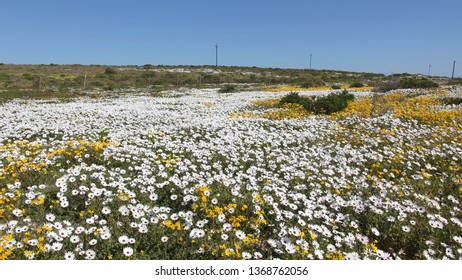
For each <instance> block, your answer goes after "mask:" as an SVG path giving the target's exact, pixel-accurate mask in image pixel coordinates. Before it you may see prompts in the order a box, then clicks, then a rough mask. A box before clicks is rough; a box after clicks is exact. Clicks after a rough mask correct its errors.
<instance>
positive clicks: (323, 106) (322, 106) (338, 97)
mask: <svg viewBox="0 0 462 280" xmlns="http://www.w3.org/2000/svg"><path fill="white" fill-rule="evenodd" d="M354 99H355V96H354V95H353V94H351V93H349V92H348V91H347V90H345V89H344V90H343V91H342V92H341V93H330V94H329V95H327V96H324V97H320V98H318V99H316V102H315V111H314V113H315V114H332V113H335V112H340V111H342V110H343V109H345V108H346V107H347V106H348V101H352V100H354Z"/></svg>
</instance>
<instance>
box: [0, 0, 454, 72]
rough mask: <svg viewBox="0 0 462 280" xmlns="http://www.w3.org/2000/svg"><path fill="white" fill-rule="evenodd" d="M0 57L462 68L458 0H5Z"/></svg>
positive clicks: (100, 61) (399, 69)
mask: <svg viewBox="0 0 462 280" xmlns="http://www.w3.org/2000/svg"><path fill="white" fill-rule="evenodd" d="M0 42H1V43H0V62H3V63H15V64H29V63H30V64H41V63H44V64H48V63H57V64H73V63H79V64H112V65H143V64H148V63H149V64H153V65H157V64H164V65H204V64H208V65H212V64H215V48H214V45H215V43H218V45H219V49H218V50H219V64H220V65H242V66H259V67H280V68H308V67H309V54H310V53H312V55H313V58H312V66H313V68H315V69H336V70H351V71H367V72H378V73H385V74H390V73H402V72H409V73H423V74H427V72H428V65H429V64H431V65H432V68H431V74H433V75H446V76H450V75H451V71H452V62H453V61H454V60H456V61H457V64H456V76H457V77H460V76H462V1H461V0H435V1H428V0H382V1H374V0H367V1H366V0H349V1H346V0H345V1H340V0H324V1H321V0H319V1H309V0H279V1H275V0H246V1H244V0H232V1H231V0H228V1H220V0H152V1H148V0H126V1H121V0H112V1H99V0H93V1H90V0H79V1H76V0H74V1H73V0H41V1H38V0H2V1H1V4H0Z"/></svg>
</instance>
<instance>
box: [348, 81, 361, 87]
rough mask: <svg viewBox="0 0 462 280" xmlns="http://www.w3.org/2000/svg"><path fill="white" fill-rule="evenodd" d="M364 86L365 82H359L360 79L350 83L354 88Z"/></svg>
mask: <svg viewBox="0 0 462 280" xmlns="http://www.w3.org/2000/svg"><path fill="white" fill-rule="evenodd" d="M363 86H364V84H363V83H361V82H358V81H356V82H353V83H351V85H350V87H352V88H358V87H363Z"/></svg>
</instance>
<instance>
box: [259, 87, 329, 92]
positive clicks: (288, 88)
mask: <svg viewBox="0 0 462 280" xmlns="http://www.w3.org/2000/svg"><path fill="white" fill-rule="evenodd" d="M329 89H330V87H326V86H322V87H310V88H302V87H293V86H292V87H265V88H263V90H264V91H267V92H286V91H308V90H329Z"/></svg>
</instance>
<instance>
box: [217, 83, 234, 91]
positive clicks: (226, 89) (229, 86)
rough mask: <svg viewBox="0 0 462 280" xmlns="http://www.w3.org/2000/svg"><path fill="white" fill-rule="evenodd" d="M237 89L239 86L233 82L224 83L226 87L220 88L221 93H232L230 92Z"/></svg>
mask: <svg viewBox="0 0 462 280" xmlns="http://www.w3.org/2000/svg"><path fill="white" fill-rule="evenodd" d="M236 91H237V87H236V86H235V85H231V84H226V85H224V87H222V88H220V89H219V90H218V92H219V93H230V92H236Z"/></svg>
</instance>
